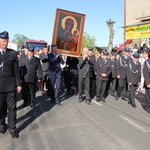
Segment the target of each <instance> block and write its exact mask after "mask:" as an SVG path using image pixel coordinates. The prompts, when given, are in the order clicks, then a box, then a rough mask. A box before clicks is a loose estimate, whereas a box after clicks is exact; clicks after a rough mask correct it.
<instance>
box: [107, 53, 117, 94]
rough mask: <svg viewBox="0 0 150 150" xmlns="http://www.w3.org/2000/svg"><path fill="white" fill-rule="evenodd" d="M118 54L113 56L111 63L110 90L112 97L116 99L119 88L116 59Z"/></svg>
mask: <svg viewBox="0 0 150 150" xmlns="http://www.w3.org/2000/svg"><path fill="white" fill-rule="evenodd" d="M116 55H117V54H116V53H112V54H111V59H110V61H111V63H112V71H111V74H110V76H109V87H108V88H109V89H110V94H111V96H113V97H115V96H116V95H115V93H116V88H117V59H116Z"/></svg>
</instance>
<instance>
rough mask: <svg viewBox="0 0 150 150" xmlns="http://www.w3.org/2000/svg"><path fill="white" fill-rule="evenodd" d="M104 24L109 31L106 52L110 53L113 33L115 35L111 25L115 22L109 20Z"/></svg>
mask: <svg viewBox="0 0 150 150" xmlns="http://www.w3.org/2000/svg"><path fill="white" fill-rule="evenodd" d="M106 22H107V25H108V27H109V31H110V35H109V43H108V48H107V51H108V52H111V50H112V47H113V37H114V33H115V30H113V24H114V23H115V21H112V20H111V19H109V20H108V21H106Z"/></svg>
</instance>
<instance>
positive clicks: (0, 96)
mask: <svg viewBox="0 0 150 150" xmlns="http://www.w3.org/2000/svg"><path fill="white" fill-rule="evenodd" d="M7 110H8V128H9V130H10V131H13V130H15V129H16V91H12V92H5V93H0V128H2V127H3V126H5V118H6V115H7Z"/></svg>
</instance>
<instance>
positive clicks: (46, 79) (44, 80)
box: [41, 71, 48, 92]
mask: <svg viewBox="0 0 150 150" xmlns="http://www.w3.org/2000/svg"><path fill="white" fill-rule="evenodd" d="M44 83H45V84H46V88H47V87H48V74H47V71H43V72H42V81H41V90H42V92H44Z"/></svg>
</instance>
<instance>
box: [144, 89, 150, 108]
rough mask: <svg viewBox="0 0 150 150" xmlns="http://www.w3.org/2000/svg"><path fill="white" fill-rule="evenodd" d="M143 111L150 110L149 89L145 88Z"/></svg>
mask: <svg viewBox="0 0 150 150" xmlns="http://www.w3.org/2000/svg"><path fill="white" fill-rule="evenodd" d="M144 105H145V109H150V88H147V87H146V86H145V104H144Z"/></svg>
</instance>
